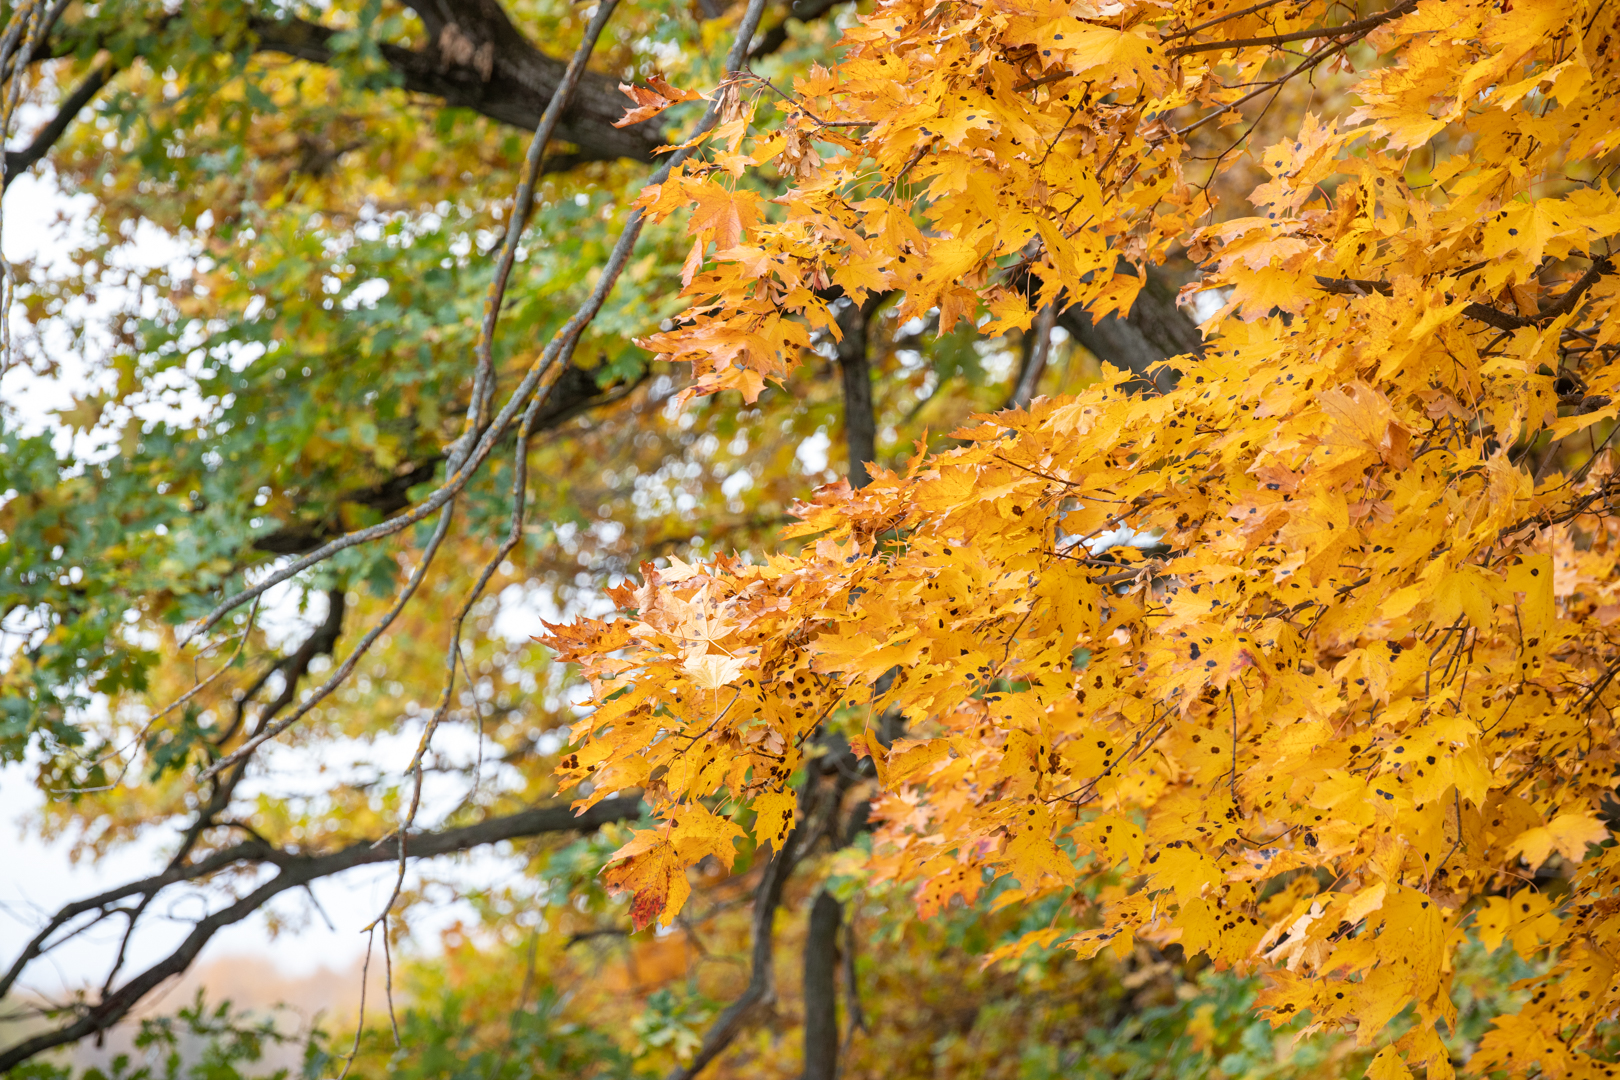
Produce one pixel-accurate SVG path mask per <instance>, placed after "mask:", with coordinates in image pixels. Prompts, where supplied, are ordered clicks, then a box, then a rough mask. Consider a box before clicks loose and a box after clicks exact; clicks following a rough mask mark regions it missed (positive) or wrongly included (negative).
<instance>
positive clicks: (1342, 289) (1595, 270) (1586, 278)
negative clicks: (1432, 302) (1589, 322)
mask: <svg viewBox="0 0 1620 1080" xmlns="http://www.w3.org/2000/svg"><path fill="white" fill-rule="evenodd" d="M1612 273H1614V263H1613V262H1612V261H1611V260H1610V259H1609V258H1608V257H1607V256H1599V257H1597V258H1595V259H1593V260H1592V265H1591V266H1589V267H1587V269H1586V273H1584V274H1582V275H1581V276H1580V277H1579V278H1577V279H1576V281H1575V283H1574V284H1573V285H1571V286H1570V287H1569V288H1568V289H1565V290H1564V294H1563V295H1562V296H1560V297H1559V298H1558V299H1557V300H1554V301H1552V302H1551V303H1549V304H1545V305H1543V306H1542V307H1541V309H1540V310H1538V311H1537V312H1536V313H1535V314H1534V315H1514V314H1511V313H1510V312H1506V311H1503V310H1501V309H1500V308H1493V307H1491V306H1490V305H1489V304H1469V305H1468V306H1466V307H1464V308H1463V310H1462V313H1463V314H1464V315H1466V316H1468V317H1469V318H1470V319H1476V320H1478V321H1479V322H1482V323H1484V324H1486V325H1487V326H1494V327H1495V328H1496V329H1498V330H1522V329H1524V328H1525V327H1527V326H1537V325H1539V324H1541V323H1544V322H1547V321H1548V320H1550V319H1556V318H1557V317H1558V316H1560V315H1567V314H1569V313H1570V312H1571V311H1574V310H1575V307H1576V305H1577V304H1579V303H1580V302H1581V297H1583V296H1585V295H1586V293H1587V292H1588V291H1589V290H1590V289H1591V288H1592V286H1593V285H1596V284H1597V283H1598V280H1599V279H1600V278H1602V277H1603V276H1604V275H1605V274H1612ZM1316 284H1317V287H1318V288H1320V289H1321V290H1322V291H1323V292H1327V293H1332V294H1334V295H1336V296H1368V295H1370V294H1372V293H1377V294H1378V295H1379V296H1393V295H1394V294H1395V287H1394V286H1393V285H1391V284H1390V283H1389V282H1387V281H1365V280H1362V279H1360V278H1329V277H1321V276H1318V277H1317V279H1316Z"/></svg>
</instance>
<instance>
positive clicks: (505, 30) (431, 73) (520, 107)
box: [249, 5, 665, 166]
mask: <svg viewBox="0 0 1620 1080" xmlns="http://www.w3.org/2000/svg"><path fill="white" fill-rule="evenodd" d="M417 6H418V8H419V10H420V9H421V8H422V7H425V6H426V5H417ZM497 10H498V9H497ZM486 14H487V13H486ZM424 21H427V22H428V23H429V29H430V30H431V29H433V27H434V26H435V25H437V26H438V28H439V30H438V33H437V34H436V38H435V42H434V44H433V45H432V46H430V48H428V49H424V50H422V51H415V50H412V49H407V48H404V47H402V46H399V45H394V44H390V43H388V42H382V43H379V44H378V46H377V49H378V52H379V53H380V54H381V56H382V58H383V60H384V61H385V62H386V63H387V64H388V66H389V67H390V68H391V69H392V70H393V71H394V72H395V73H396V74H398V75H399V76H400V79H401V84H402V85H403V86H404V88H405V89H406V90H409V91H411V92H412V93H418V94H427V95H429V96H431V97H436V98H441V99H442V100H443V101H444V103H445V104H446V105H448V106H451V107H455V108H465V109H471V110H473V111H474V112H477V113H479V114H481V115H483V116H487V117H489V118H490V119H492V120H497V121H499V122H501V123H503V124H511V125H513V126H514V127H520V128H523V129H525V130H528V131H533V130H534V129H535V127H536V126H537V125H538V124H539V123H540V117H541V116H542V115H543V114H544V113H545V109H546V105H547V104H549V103H550V101H551V97H552V95H553V94H554V93H555V92H556V90H557V86H558V84H559V83H561V81H562V77H563V72H564V70H565V69H566V67H567V65H566V63H565V62H564V61H561V60H556V59H553V58H552V57H549V56H546V55H545V54H544V53H542V52H540V51H539V50H538V49H536V48H535V47H534V46H533V45H531V44H529V42H528V41H527V40H526V39H525V38H524V37H523V36H522V35H521V34H519V33H518V32H517V30H516V29H515V28H514V27H512V24H511V22H510V21H509V20H507V19H506V18H505V15H504V13H502V14H501V17H500V20H499V24H497V23H496V22H495V21H494V20H492V19H490V20H486V21H484V22H483V23H481V24H475V23H473V22H472V21H471V20H470V19H469V20H468V21H467V22H455V21H444V20H427V19H424ZM249 29H250V30H251V32H252V33H253V35H254V37H255V39H256V43H257V47H258V49H259V50H261V51H264V52H279V53H282V54H284V55H287V56H291V57H295V58H296V59H299V60H307V61H309V62H310V63H315V64H330V63H331V62H332V60H333V57H334V55H335V53H334V52H333V49H332V47H331V39H332V38H333V37H334V36H335V35H336V34H337V31H336V30H332V29H330V28H328V27H325V26H321V25H319V24H318V23H313V22H309V21H307V20H304V19H289V20H286V21H272V20H270V19H253V20H252V21H251V22H250V23H249ZM486 46H488V48H487V49H485V47H486ZM481 49H484V50H485V51H483V52H480V50H481ZM627 104H628V99H626V98H625V96H624V94H623V93H621V92H620V90H619V88H618V83H617V80H615V79H613V78H611V77H610V76H607V75H603V74H601V73H600V72H592V71H588V72H586V73H585V74H584V76H583V78H581V79H580V83H579V86H578V88H577V89H576V90H575V92H574V96H573V100H572V101H571V102H570V103H569V106H568V108H567V109H566V110H565V111H564V112H563V115H562V117H561V119H560V120H559V122H558V124H557V131H556V136H557V138H558V139H561V140H563V141H566V142H570V143H573V144H574V145H575V146H576V147H578V148H579V150H578V154H577V155H572V156H570V157H567V158H561V159H559V160H558V161H556V162H554V163H553V164H554V166H560V165H562V164H565V163H572V162H578V161H613V160H617V159H619V158H632V159H634V160H637V161H651V160H652V152H653V150H654V149H655V148H657V147H659V146H662V145H663V144H664V141H665V139H664V133H663V130H662V128H661V127H660V126H659V125H658V124H657V123H656V122H655V121H650V120H649V121H644V122H642V123H640V124H632V125H631V126H629V127H624V128H615V127H614V126H613V122H614V121H615V120H618V119H619V118H620V117H622V116H623V115H624V112H625V108H626V105H627Z"/></svg>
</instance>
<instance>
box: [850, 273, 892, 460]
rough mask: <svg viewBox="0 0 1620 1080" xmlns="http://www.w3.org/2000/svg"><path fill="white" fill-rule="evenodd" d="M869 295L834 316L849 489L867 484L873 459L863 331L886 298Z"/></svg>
mask: <svg viewBox="0 0 1620 1080" xmlns="http://www.w3.org/2000/svg"><path fill="white" fill-rule="evenodd" d="M889 295H890V294H888V293H872V294H870V295H869V296H867V298H866V301H865V302H864V303H862V304H854V303H846V304H845V305H844V308H843V310H842V311H840V312H839V313H838V329H839V331H840V332H841V333H842V334H843V337H841V338H840V339H839V341H838V370H839V373H840V374H841V375H842V376H843V382H844V445H845V447H846V448H847V449H848V452H849V486H850V487H853V488H863V487H865V486H866V485H867V484H868V483H870V482H871V480H872V477H871V474H870V473H868V472H867V471H866V466H867V464H868V463H869V462H873V461H876V460H877V417H876V415H875V414H874V412H873V410H872V365H871V362H870V359H869V357H868V356H867V349H866V330H867V327H868V326H870V325H871V322H872V315H873V314H874V313H875V312H876V311H877V309H878V308H879V307H880V306H882V304H883V302H884V301H885V300H887V299H888V298H889Z"/></svg>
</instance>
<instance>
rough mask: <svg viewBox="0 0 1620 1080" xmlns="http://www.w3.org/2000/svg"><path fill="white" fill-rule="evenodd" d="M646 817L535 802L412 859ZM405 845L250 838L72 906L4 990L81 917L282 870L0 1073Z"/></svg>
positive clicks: (606, 805)
mask: <svg viewBox="0 0 1620 1080" xmlns="http://www.w3.org/2000/svg"><path fill="white" fill-rule="evenodd" d="M640 814H641V800H640V799H639V798H637V797H634V796H623V797H617V798H611V799H604V800H603V801H602V802H600V803H597V804H596V805H595V806H593V807H591V808H589V809H587V810H585V811H583V812H582V813H580V814H578V815H576V814H575V813H574V812H573V810H572V809H571V808H570V807H568V806H566V805H555V806H544V807H536V808H535V809H532V810H522V811H519V812H518V813H515V814H508V815H506V816H505V817H499V818H492V819H490V820H489V821H483V822H479V823H478V824H476V825H467V826H463V827H461V828H457V829H445V830H443V831H441V832H429V833H417V834H414V835H412V836H410V837H409V838H408V840H409V845H410V850H411V853H412V855H413V856H414V857H416V858H418V859H421V858H432V857H434V856H437V855H449V854H454V853H456V852H461V851H469V850H471V849H473V848H477V847H483V846H485V845H488V844H495V843H500V842H501V841H504V840H520V839H526V838H528V837H533V836H540V835H543V834H547V833H560V832H589V831H591V830H594V829H596V828H598V827H600V826H602V825H605V824H607V823H608V822H612V821H625V820H630V819H634V818H636V817H639V816H640ZM400 842H401V841H400V838H399V837H393V838H391V839H386V840H383V841H380V842H378V841H370V840H362V841H360V842H358V843H354V844H350V845H349V846H348V847H346V848H343V849H342V850H340V851H336V852H333V853H331V854H329V855H314V856H311V855H301V854H297V853H294V852H290V851H285V850H283V849H280V848H274V847H271V846H270V845H268V844H265V843H264V842H263V841H260V840H250V841H247V842H245V843H241V844H237V845H235V846H234V847H231V848H227V849H225V850H224V851H219V852H215V853H214V854H213V855H210V856H208V857H207V858H204V859H201V860H199V861H198V862H196V863H194V864H191V865H189V866H185V867H175V868H171V869H169V870H166V871H165V872H164V873H162V874H158V875H156V876H154V877H150V878H145V879H143V880H141V881H134V882H130V883H128V884H126V885H121V886H118V887H117V888H115V889H109V890H107V891H106V892H104V893H101V894H99V895H97V896H93V897H90V898H88V899H85V900H80V901H76V902H75V903H73V904H69V905H67V906H66V907H64V908H63V909H62V910H61V911H59V912H57V914H56V915H55V916H53V917H52V919H51V921H50V923H49V924H48V925H47V926H46V928H45V929H44V930H42V931H41V932H40V933H39V934H38V935H36V936H35V938H34V940H33V941H31V942H29V944H28V946H27V947H26V948H25V949H24V951H23V955H22V956H20V957H18V959H17V961H16V962H15V963H14V964H13V965H12V968H11V970H10V971H9V972H7V974H6V976H5V978H4V979H0V993H4V992H5V991H6V990H7V989H9V988H10V987H11V986H12V985H13V984H14V983H15V982H16V979H17V976H18V975H20V974H21V972H22V969H23V968H24V967H25V966H26V965H27V964H28V962H29V961H30V960H32V959H34V958H36V957H38V956H39V955H40V954H41V952H42V951H43V950H44V947H45V942H46V941H47V939H48V938H49V936H50V934H52V933H54V932H55V930H56V929H58V928H60V927H61V926H62V925H64V924H65V923H67V922H69V921H71V920H72V919H73V918H75V917H76V916H77V915H79V914H83V913H85V912H89V911H95V910H97V909H100V908H104V907H107V906H109V905H111V904H113V903H115V902H117V901H118V900H120V899H124V898H127V897H131V896H150V895H152V894H154V893H156V892H157V891H158V890H160V889H163V888H165V887H167V886H169V885H173V884H176V883H178V882H184V881H196V880H200V879H202V878H205V877H208V876H211V875H213V874H216V873H218V872H220V871H221V870H224V869H227V868H228V867H231V866H235V865H238V864H244V863H246V864H263V865H270V866H275V867H277V868H278V869H279V870H280V873H278V874H277V875H276V876H275V877H273V878H271V879H270V880H269V881H267V882H265V883H264V884H263V885H261V886H259V887H258V888H256V889H254V890H253V891H251V892H249V893H248V894H247V895H246V896H244V897H242V898H240V899H239V900H237V901H236V902H235V903H233V904H230V905H228V906H227V907H224V908H222V909H220V910H219V911H216V912H214V913H213V914H211V915H209V916H207V917H206V918H204V919H202V920H200V921H199V922H198V923H197V924H196V925H195V926H194V927H193V928H192V931H191V933H190V934H188V935H187V936H186V938H185V940H184V941H182V942H181V943H180V945H179V946H177V947H176V948H175V950H174V951H173V952H172V953H170V954H169V955H168V956H167V957H165V958H164V959H162V960H160V961H158V962H157V963H156V964H153V965H152V966H151V967H149V968H147V969H146V970H145V971H143V972H141V973H140V974H139V975H137V976H135V977H134V978H132V979H130V980H129V981H128V982H126V983H125V984H124V985H123V986H121V987H120V988H119V989H118V990H116V991H114V992H113V993H112V994H110V995H107V996H104V997H103V998H102V1000H101V1002H100V1003H99V1004H97V1005H95V1006H93V1007H91V1008H89V1009H87V1010H86V1011H85V1012H84V1013H83V1014H82V1015H81V1016H80V1017H79V1018H78V1019H77V1020H75V1021H73V1022H72V1023H69V1024H64V1025H63V1026H61V1027H59V1028H56V1029H55V1030H52V1031H47V1032H43V1033H41V1034H39V1035H36V1036H34V1037H32V1038H29V1039H24V1040H23V1041H22V1042H19V1043H15V1044H13V1045H12V1046H9V1047H7V1048H5V1049H4V1050H0V1074H3V1073H5V1072H6V1071H7V1070H9V1069H12V1068H15V1067H16V1066H17V1065H20V1064H21V1063H22V1062H24V1061H27V1060H28V1059H29V1058H31V1057H34V1056H35V1055H37V1054H41V1053H44V1052H45V1051H46V1050H50V1049H52V1048H53V1047H57V1046H64V1045H66V1044H68V1043H71V1042H75V1041H77V1040H79V1039H82V1038H84V1037H85V1036H87V1035H92V1034H94V1033H95V1032H98V1031H103V1030H105V1029H107V1028H108V1027H111V1026H112V1025H113V1024H116V1023H117V1022H118V1021H119V1020H120V1019H122V1018H123V1017H124V1016H125V1015H127V1014H128V1013H129V1011H130V1009H131V1008H133V1007H134V1006H135V1005H136V1004H138V1003H139V1002H140V1001H141V999H142V998H144V997H145V996H146V995H147V994H149V993H151V992H152V991H153V990H154V989H156V988H157V987H158V986H159V985H160V984H161V983H163V981H164V980H166V979H168V978H171V977H172V976H175V975H178V974H180V973H181V972H183V971H185V970H186V968H187V967H189V966H190V965H191V963H192V961H193V960H195V959H196V958H197V955H198V953H200V952H201V951H202V948H203V946H204V945H206V944H207V943H208V940H209V939H210V938H211V937H213V936H214V934H215V933H217V932H218V931H219V930H221V929H223V928H224V927H226V926H230V925H231V924H233V923H237V922H240V921H242V920H243V919H245V918H247V917H248V916H250V915H252V914H253V913H254V912H256V911H258V910H260V909H261V908H263V907H264V905H265V904H266V903H268V902H269V901H270V900H271V899H273V898H274V897H275V896H277V895H279V894H280V893H283V892H286V891H287V890H289V889H301V888H304V887H305V886H306V885H308V884H309V883H310V882H313V881H317V880H320V879H321V878H325V877H330V876H332V875H333V874H340V873H342V872H343V871H345V870H352V869H354V868H355V867H357V866H367V865H370V864H374V863H385V862H391V861H393V860H394V859H396V858H398V853H399V844H400Z"/></svg>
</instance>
